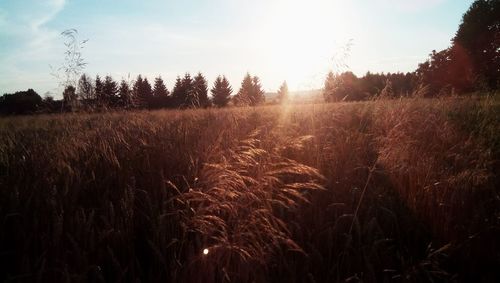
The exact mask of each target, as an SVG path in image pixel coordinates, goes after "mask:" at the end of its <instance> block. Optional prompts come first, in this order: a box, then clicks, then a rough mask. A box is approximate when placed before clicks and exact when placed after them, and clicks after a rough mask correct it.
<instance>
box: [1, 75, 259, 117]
mask: <svg viewBox="0 0 500 283" xmlns="http://www.w3.org/2000/svg"><path fill="white" fill-rule="evenodd" d="M209 93H210V95H209ZM232 94H233V88H232V86H231V84H230V83H229V81H228V79H227V78H226V77H225V76H218V77H217V78H216V79H215V81H214V83H213V85H212V87H211V88H210V89H209V86H208V82H207V80H206V78H205V76H204V75H203V74H202V73H198V74H196V75H195V76H194V77H193V76H191V74H190V73H186V74H185V75H184V76H183V77H180V76H178V77H177V78H176V80H175V84H174V86H173V88H172V90H171V91H169V90H168V88H167V86H166V84H165V82H164V81H163V79H162V78H161V76H158V77H156V78H155V79H154V81H153V82H152V83H150V82H149V80H148V78H147V77H143V76H142V75H138V76H137V78H136V79H135V80H133V81H131V82H129V81H127V80H125V79H122V80H121V81H119V82H118V81H116V80H114V79H113V78H112V77H111V76H109V75H107V76H105V77H103V78H102V77H100V76H99V75H97V76H96V77H95V78H91V77H90V76H89V75H87V74H82V75H81V76H80V78H79V79H78V81H77V82H76V86H73V85H72V84H70V85H68V86H66V87H65V88H64V91H63V95H62V96H63V98H62V100H54V99H53V97H50V96H48V97H46V98H44V99H42V98H41V97H40V96H39V95H38V94H37V93H36V92H35V91H34V90H32V89H29V90H28V91H21V92H16V93H13V94H4V95H3V96H2V97H0V113H2V114H29V113H35V112H45V113H51V112H68V111H103V110H113V109H161V108H175V109H186V108H207V107H225V106H227V105H229V104H230V103H231V104H233V105H236V106H245V105H248V106H256V105H259V104H262V103H264V102H265V95H264V90H263V87H262V84H261V83H260V79H259V77H257V76H251V75H250V74H249V73H247V74H246V75H245V77H244V78H243V81H242V83H241V87H240V89H239V91H238V92H237V93H236V94H235V95H232Z"/></svg>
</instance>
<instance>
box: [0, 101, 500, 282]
mask: <svg viewBox="0 0 500 283" xmlns="http://www.w3.org/2000/svg"><path fill="white" fill-rule="evenodd" d="M498 106H499V105H498V103H497V102H496V101H495V100H493V99H482V100H476V99H457V98H447V99H442V100H425V99H405V100H399V101H382V100H380V101H373V102H364V103H338V104H315V105H304V106H300V105H293V106H292V105H282V106H263V107H258V108H232V109H209V110H187V111H154V112H117V113H108V114H78V115H71V114H69V115H64V116H59V115H54V116H37V117H19V118H4V119H0V186H1V190H0V219H2V222H0V223H1V224H0V261H1V262H0V263H1V264H0V279H2V280H6V281H9V280H10V281H36V280H40V281H44V282H45V281H58V282H60V281H71V282H74V281H100V280H105V281H135V280H141V281H165V280H166V281H178V282H221V281H231V282H266V281H292V282H304V281H311V282H324V281H339V282H340V281H345V280H357V279H359V280H363V281H368V282H373V281H384V280H386V281H390V280H404V281H413V282H419V281H429V280H449V279H451V278H452V277H453V276H454V275H456V276H458V277H455V278H461V280H469V279H470V278H475V279H477V280H478V281H480V280H488V279H491V278H497V277H495V276H498V273H495V271H494V270H492V269H490V268H488V264H494V262H495V260H496V258H495V256H497V255H495V253H490V254H489V255H486V256H485V254H487V251H488V248H490V246H491V245H493V247H495V246H494V245H496V247H498V240H495V239H496V236H498V234H499V232H498V231H499V223H498V222H499V215H500V214H499V209H498V207H500V206H499V198H498V184H499V182H498V176H497V172H496V170H497V169H498V158H499V152H500V150H499V149H498V147H497V146H498V141H499V138H498V131H496V130H500V126H499V124H500V123H498V116H497V114H498V113H499V110H498V109H499V107H498ZM462 116H463V117H465V118H462ZM464 120H465V122H464ZM440 247H442V248H441V249H439V248H440ZM490 249H491V248H490ZM497 250H498V249H497ZM445 254H448V255H449V256H450V257H449V258H445V257H443V255H445ZM470 256H474V260H475V261H476V262H478V263H481V264H482V265H481V264H478V265H477V266H473V267H471V268H469V269H463V270H462V269H461V267H462V266H464V265H466V264H465V262H467V259H468V257H470ZM477 273H481V275H477Z"/></svg>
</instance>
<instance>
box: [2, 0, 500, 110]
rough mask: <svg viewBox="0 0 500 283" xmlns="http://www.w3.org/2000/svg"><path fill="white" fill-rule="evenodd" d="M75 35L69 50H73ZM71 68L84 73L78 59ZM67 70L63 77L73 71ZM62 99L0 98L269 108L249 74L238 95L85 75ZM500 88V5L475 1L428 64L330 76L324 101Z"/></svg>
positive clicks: (69, 104) (25, 105) (185, 83)
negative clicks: (393, 70) (409, 69)
mask: <svg viewBox="0 0 500 283" xmlns="http://www.w3.org/2000/svg"><path fill="white" fill-rule="evenodd" d="M72 32H73V30H71V31H69V33H68V34H69V39H70V42H69V44H75V42H76V40H75V37H74V34H73V33H72ZM75 54H76V55H77V56H72V57H71V58H73V57H76V58H77V59H78V60H77V61H76V62H71V63H73V64H69V66H77V67H78V68H82V67H83V66H84V63H82V61H81V60H82V59H81V57H80V56H81V54H80V53H79V52H76V53H75ZM64 67H65V68H63V70H64V72H65V74H66V77H69V75H68V74H72V71H73V69H71V68H69V69H68V67H67V66H64ZM66 81H67V82H69V81H71V83H66V84H65V85H64V92H63V99H62V100H54V99H53V98H51V97H47V98H45V99H43V100H42V99H41V97H40V96H39V95H38V94H36V92H35V91H33V90H32V89H29V90H28V91H21V92H16V93H13V94H5V95H3V96H2V97H0V114H27V113H34V112H40V111H44V112H60V111H75V110H80V109H82V110H85V111H89V110H104V109H159V108H206V107H211V106H215V107H224V106H227V105H229V104H232V105H249V106H255V105H259V104H262V103H264V102H265V95H264V90H263V88H262V85H261V82H260V79H259V78H258V77H257V76H251V75H250V74H248V73H247V74H246V75H245V77H244V78H243V80H242V82H241V86H240V89H239V91H238V92H237V93H236V94H235V95H232V93H233V89H232V87H231V85H230V84H229V82H228V80H227V79H226V77H225V76H219V77H217V79H216V80H215V82H214V84H213V86H212V88H211V89H210V94H211V95H210V97H209V89H208V83H207V80H206V78H205V77H204V76H203V74H201V73H198V74H196V76H194V77H192V76H191V75H190V74H189V73H186V74H185V75H184V76H183V77H177V79H176V81H175V84H174V87H173V88H172V91H171V92H170V91H169V90H168V89H167V87H166V85H165V83H164V81H163V80H162V78H161V77H157V78H155V79H154V82H153V83H150V82H149V81H148V79H147V78H146V77H143V76H141V75H139V76H138V77H137V78H136V79H135V80H134V81H132V82H128V81H126V80H124V79H122V80H121V81H120V82H117V81H115V80H114V79H113V78H112V77H111V76H105V77H104V78H101V77H100V76H96V78H95V79H93V78H91V77H89V76H88V75H86V74H83V75H82V76H81V77H80V78H79V79H78V80H77V82H73V81H72V80H69V79H66ZM499 87H500V0H476V1H474V2H473V3H472V5H471V7H470V8H469V9H468V11H467V12H466V13H465V14H464V15H463V17H462V22H461V24H460V26H459V28H458V31H457V32H456V34H455V36H454V37H453V39H452V40H451V46H450V47H449V48H447V49H444V50H441V51H439V52H438V51H435V50H434V51H432V53H431V54H430V55H429V58H428V60H426V61H425V62H423V63H421V64H419V66H418V68H417V69H416V70H415V71H413V72H408V73H392V74H391V73H387V74H384V73H381V74H379V73H370V72H368V73H366V74H365V75H364V76H363V77H360V78H358V77H357V76H356V75H354V74H353V73H352V72H344V73H340V74H336V73H333V72H330V73H328V75H327V76H326V78H325V82H324V87H323V95H324V98H325V100H326V101H355V100H365V99H371V98H373V97H386V98H394V97H402V96H410V95H412V94H415V93H416V92H417V91H418V94H419V95H422V96H426V97H434V96H439V95H442V94H449V93H456V94H461V93H468V92H474V91H481V92H485V91H486V92H487V91H495V90H498V88H499ZM277 100H278V101H279V102H284V101H286V100H288V86H287V84H286V82H284V83H283V85H281V87H280V89H279V91H278V98H277Z"/></svg>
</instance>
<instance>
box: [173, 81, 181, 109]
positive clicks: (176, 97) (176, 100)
mask: <svg viewBox="0 0 500 283" xmlns="http://www.w3.org/2000/svg"><path fill="white" fill-rule="evenodd" d="M182 99H183V95H182V80H181V78H180V77H179V76H177V78H176V79H175V85H174V88H173V89H172V99H171V103H170V105H171V106H172V107H174V108H179V107H180V106H181V105H182Z"/></svg>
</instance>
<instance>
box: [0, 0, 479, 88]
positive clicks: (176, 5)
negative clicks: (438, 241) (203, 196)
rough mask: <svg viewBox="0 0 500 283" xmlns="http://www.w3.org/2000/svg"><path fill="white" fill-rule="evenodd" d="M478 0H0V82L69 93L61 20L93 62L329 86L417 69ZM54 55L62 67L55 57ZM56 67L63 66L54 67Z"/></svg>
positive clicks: (116, 73) (95, 67)
mask: <svg viewBox="0 0 500 283" xmlns="http://www.w3.org/2000/svg"><path fill="white" fill-rule="evenodd" d="M471 3H472V0H253V1H247V0H245V1H244V0H182V1H173V0H147V1H146V0H144V1H138V0H121V1H112V0H45V1H42V0H22V1H21V0H0V94H3V93H11V92H15V91H19V90H26V89H28V88H33V89H34V90H35V91H37V92H38V93H39V94H40V95H44V94H46V93H47V92H50V93H51V95H53V96H55V97H60V96H61V95H60V93H61V92H62V90H61V89H60V87H59V82H60V80H59V79H57V78H56V77H54V76H53V75H52V73H54V72H53V71H52V70H57V69H58V67H59V66H61V64H62V63H63V62H64V52H65V46H64V38H63V37H62V36H61V32H62V31H64V30H67V29H72V28H74V29H76V30H78V36H79V39H80V40H81V41H83V40H88V41H87V42H86V43H85V44H83V45H82V47H83V49H82V50H81V53H82V57H83V59H84V61H85V63H87V65H86V66H85V69H84V72H85V73H87V74H89V75H91V76H95V75H96V74H99V75H101V76H105V75H111V76H112V77H113V78H115V79H116V80H121V79H122V78H123V79H126V80H129V81H132V80H133V79H134V78H135V77H136V76H137V75H138V74H142V75H143V76H147V77H148V78H149V80H150V81H153V80H154V78H155V77H157V76H161V77H162V78H163V79H164V81H165V82H166V84H167V88H169V89H171V88H172V86H173V83H174V81H175V78H176V77H177V76H178V75H180V76H182V75H183V74H184V73H186V72H190V73H191V74H195V73H197V72H202V73H203V74H204V75H205V76H206V78H207V79H208V81H209V84H210V85H211V84H212V82H213V81H214V80H215V78H216V77H217V76H218V75H225V76H226V77H227V78H228V79H229V81H230V82H231V83H232V85H233V89H234V90H235V91H237V89H238V88H239V85H240V82H241V80H242V78H243V76H244V75H245V74H246V73H247V72H249V73H250V74H252V75H257V76H259V77H260V78H261V81H262V85H263V87H264V89H265V90H266V91H269V92H272V91H276V90H277V89H278V88H279V86H280V84H281V83H282V82H283V81H285V80H286V81H287V83H288V85H289V88H290V89H292V90H307V89H313V88H320V87H321V86H322V83H323V80H324V78H325V76H326V74H327V72H328V71H329V70H332V71H334V72H342V71H352V72H354V73H355V74H356V75H358V76H362V75H363V74H365V73H366V72H367V71H371V72H397V71H401V72H408V71H413V70H415V69H416V68H417V67H418V63H420V62H423V61H425V60H426V58H427V57H428V54H429V53H430V52H431V51H432V50H442V49H445V48H447V47H448V46H449V45H450V40H451V38H452V37H453V36H454V34H455V32H456V30H457V29H458V26H459V24H460V22H461V18H462V15H463V14H464V13H465V12H466V11H467V9H468V7H469V6H470V4H471ZM51 66H52V67H51ZM56 73H57V71H56Z"/></svg>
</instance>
